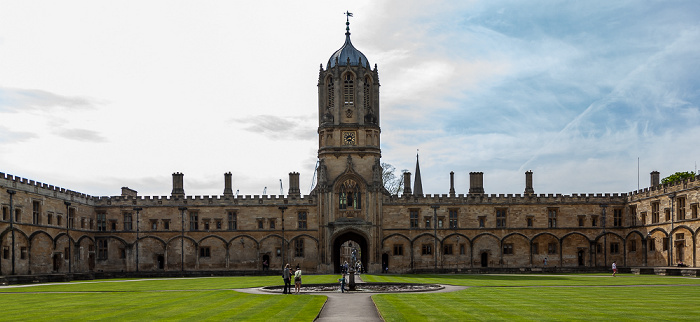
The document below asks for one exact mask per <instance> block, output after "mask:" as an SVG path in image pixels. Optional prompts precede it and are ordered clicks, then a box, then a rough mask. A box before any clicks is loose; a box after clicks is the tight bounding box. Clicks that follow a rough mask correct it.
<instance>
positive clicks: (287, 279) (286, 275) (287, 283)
mask: <svg viewBox="0 0 700 322" xmlns="http://www.w3.org/2000/svg"><path fill="white" fill-rule="evenodd" d="M282 279H284V290H283V291H282V294H291V293H292V272H291V271H290V268H289V264H287V265H286V266H285V267H284V271H282Z"/></svg>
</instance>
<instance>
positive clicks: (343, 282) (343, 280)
mask: <svg viewBox="0 0 700 322" xmlns="http://www.w3.org/2000/svg"><path fill="white" fill-rule="evenodd" d="M338 282H340V293H345V274H343V276H341V277H340V278H339V279H338Z"/></svg>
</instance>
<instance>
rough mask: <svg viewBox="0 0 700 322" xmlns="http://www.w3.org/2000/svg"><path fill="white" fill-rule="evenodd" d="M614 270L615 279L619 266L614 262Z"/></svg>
mask: <svg viewBox="0 0 700 322" xmlns="http://www.w3.org/2000/svg"><path fill="white" fill-rule="evenodd" d="M612 270H613V277H615V275H616V274H617V264H616V263H615V262H614V261H613V264H612Z"/></svg>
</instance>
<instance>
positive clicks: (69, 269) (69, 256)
mask: <svg viewBox="0 0 700 322" xmlns="http://www.w3.org/2000/svg"><path fill="white" fill-rule="evenodd" d="M63 204H64V205H66V237H68V274H70V273H71V267H72V266H73V258H72V256H71V248H72V246H73V245H71V243H70V234H69V229H70V221H71V218H70V202H68V201H64V202H63Z"/></svg>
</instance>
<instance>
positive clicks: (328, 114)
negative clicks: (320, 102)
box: [323, 106, 334, 123]
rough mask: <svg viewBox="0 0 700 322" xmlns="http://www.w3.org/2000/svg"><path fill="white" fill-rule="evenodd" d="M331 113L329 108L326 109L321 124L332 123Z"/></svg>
mask: <svg viewBox="0 0 700 322" xmlns="http://www.w3.org/2000/svg"><path fill="white" fill-rule="evenodd" d="M333 119H334V118H333V113H332V111H331V107H330V106H329V107H326V113H325V114H323V123H333Z"/></svg>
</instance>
